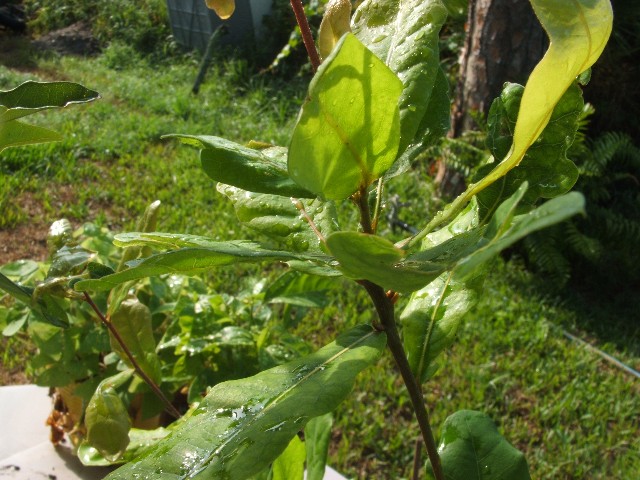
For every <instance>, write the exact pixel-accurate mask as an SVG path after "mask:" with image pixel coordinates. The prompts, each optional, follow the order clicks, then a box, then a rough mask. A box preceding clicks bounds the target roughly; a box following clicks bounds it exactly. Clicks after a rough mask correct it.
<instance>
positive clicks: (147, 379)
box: [84, 292, 181, 418]
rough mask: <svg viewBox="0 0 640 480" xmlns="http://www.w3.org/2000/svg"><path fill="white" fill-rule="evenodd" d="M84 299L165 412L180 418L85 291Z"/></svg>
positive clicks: (178, 413)
mask: <svg viewBox="0 0 640 480" xmlns="http://www.w3.org/2000/svg"><path fill="white" fill-rule="evenodd" d="M84 299H85V301H86V302H87V303H88V304H89V305H90V306H91V308H92V309H93V311H94V312H95V313H96V315H98V317H99V318H100V321H101V322H102V323H104V325H105V326H106V327H107V329H108V330H109V332H110V333H111V335H113V338H115V339H116V341H117V342H118V344H120V347H121V348H122V350H123V351H124V353H125V354H126V355H127V358H128V359H129V361H130V362H131V365H133V368H134V369H135V371H136V373H137V374H138V375H140V377H141V378H142V380H144V381H145V383H146V384H147V385H149V387H150V388H151V390H153V393H155V394H156V395H157V396H158V398H159V399H160V400H162V403H164V405H165V408H166V410H167V412H168V413H169V414H171V416H173V417H175V418H180V416H181V415H180V412H179V411H178V410H177V409H176V407H174V406H173V405H172V403H171V402H170V401H169V399H168V398H167V397H166V396H165V395H164V393H162V390H160V387H158V385H156V383H155V382H154V381H153V380H152V379H151V377H149V376H148V375H147V374H146V373H145V372H144V370H142V368H140V365H138V362H137V361H136V359H135V358H134V356H133V353H131V350H129V347H128V346H127V344H126V343H125V342H124V340H123V339H122V337H121V336H120V332H118V329H117V328H116V327H114V326H113V323H111V322H110V321H109V320H108V319H107V317H105V316H104V315H103V314H102V312H101V311H100V309H99V308H98V306H97V305H96V304H95V302H94V301H93V299H92V298H91V297H90V296H89V294H88V293H87V292H84Z"/></svg>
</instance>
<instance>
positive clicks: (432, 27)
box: [353, 0, 449, 153]
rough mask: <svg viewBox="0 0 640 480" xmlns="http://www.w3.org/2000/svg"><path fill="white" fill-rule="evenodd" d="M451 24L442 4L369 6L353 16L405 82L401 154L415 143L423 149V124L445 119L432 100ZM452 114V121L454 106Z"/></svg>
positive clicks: (408, 1) (412, 0) (365, 39)
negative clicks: (443, 41)
mask: <svg viewBox="0 0 640 480" xmlns="http://www.w3.org/2000/svg"><path fill="white" fill-rule="evenodd" d="M446 18H447V10H446V8H445V7H444V6H443V4H442V2H441V1H440V0H401V1H398V0H367V1H365V2H363V3H362V4H361V5H360V6H359V7H358V9H357V10H356V13H355V14H354V16H353V32H354V34H355V35H356V36H357V37H358V39H360V41H361V42H362V43H364V44H365V45H366V46H367V47H368V48H369V49H370V50H371V51H372V52H373V53H374V54H375V55H376V56H377V57H378V58H379V59H380V60H382V61H383V62H385V63H386V65H387V66H388V67H389V68H390V69H391V70H392V71H393V72H394V73H395V74H397V75H398V77H399V78H400V80H401V81H402V84H403V89H402V95H401V96H400V100H399V108H400V131H401V133H400V137H401V140H400V147H399V149H398V151H399V152H400V153H402V152H404V151H405V149H406V148H407V147H408V146H409V145H410V144H412V143H422V137H421V136H420V135H416V134H417V133H418V132H419V130H420V125H421V124H423V123H429V122H433V120H432V119H437V118H439V115H438V113H439V111H438V110H436V109H433V108H430V107H432V106H431V105H430V100H431V98H432V92H433V89H434V85H435V83H436V80H437V77H438V72H439V70H440V49H439V44H438V42H439V40H440V36H439V34H440V29H441V28H442V25H443V24H444V21H445V20H446ZM445 81H446V78H445ZM445 84H446V83H445ZM436 93H437V92H436ZM446 112H447V116H448V113H449V105H448V104H447V105H446ZM437 121H438V122H439V120H437ZM447 123H448V120H447ZM423 130H424V129H423Z"/></svg>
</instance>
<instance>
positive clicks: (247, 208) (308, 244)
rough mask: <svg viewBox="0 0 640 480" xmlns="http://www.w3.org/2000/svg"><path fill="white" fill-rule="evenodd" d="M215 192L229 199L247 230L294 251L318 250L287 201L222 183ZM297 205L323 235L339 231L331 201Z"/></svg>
mask: <svg viewBox="0 0 640 480" xmlns="http://www.w3.org/2000/svg"><path fill="white" fill-rule="evenodd" d="M218 191H219V192H220V193H222V194H224V195H226V196H227V197H228V198H229V199H230V200H231V202H232V203H233V206H234V208H235V210H236V215H237V216H238V220H240V221H241V222H242V223H244V224H245V225H247V226H248V227H249V228H252V229H254V230H256V231H258V232H260V233H262V234H264V235H267V236H268V237H271V238H273V239H275V240H277V241H278V242H281V243H282V244H283V245H284V246H286V247H287V248H288V249H290V250H293V251H296V252H306V251H314V252H320V251H321V250H320V240H319V239H318V237H317V235H316V234H315V233H314V232H313V230H312V229H311V227H310V226H309V224H308V223H307V222H306V221H305V220H304V219H303V218H302V215H301V212H300V211H299V210H298V209H297V208H296V207H295V205H294V204H293V203H292V201H291V200H290V199H289V198H285V197H281V196H277V195H268V194H263V193H254V192H249V191H247V190H242V189H239V188H236V187H232V186H230V185H224V184H222V183H220V184H218ZM300 202H301V204H302V205H303V206H304V209H305V211H306V212H307V214H308V215H309V217H310V218H311V219H313V223H314V224H315V225H316V227H317V228H318V230H319V231H320V233H321V234H322V235H324V236H327V235H330V234H331V233H332V232H335V231H337V230H339V227H338V224H337V220H336V219H337V216H338V214H337V212H336V208H335V205H334V204H333V202H324V201H321V200H319V199H315V200H301V201H300Z"/></svg>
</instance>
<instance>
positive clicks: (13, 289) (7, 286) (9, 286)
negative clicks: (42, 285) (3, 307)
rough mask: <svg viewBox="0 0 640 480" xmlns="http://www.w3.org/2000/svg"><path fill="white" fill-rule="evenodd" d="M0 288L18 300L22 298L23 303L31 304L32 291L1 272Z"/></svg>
mask: <svg viewBox="0 0 640 480" xmlns="http://www.w3.org/2000/svg"><path fill="white" fill-rule="evenodd" d="M0 289H2V290H4V291H5V292H7V293H8V294H9V295H11V296H12V297H13V298H15V299H16V300H20V301H21V302H22V303H26V304H27V305H31V294H32V291H31V290H28V289H26V288H25V287H23V286H22V285H19V284H17V283H14V282H12V281H11V280H9V279H8V278H7V277H5V276H4V275H3V274H2V273H0Z"/></svg>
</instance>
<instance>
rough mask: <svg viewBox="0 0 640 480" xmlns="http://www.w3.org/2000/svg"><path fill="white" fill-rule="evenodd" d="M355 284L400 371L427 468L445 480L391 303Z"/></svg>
mask: <svg viewBox="0 0 640 480" xmlns="http://www.w3.org/2000/svg"><path fill="white" fill-rule="evenodd" d="M359 283H360V284H361V285H362V286H364V288H365V289H366V290H367V292H368V293H369V296H370V297H371V300H373V304H374V305H375V307H376V311H377V312H378V317H379V318H380V321H381V322H382V326H383V327H384V331H385V332H386V334H387V345H388V346H389V350H391V354H392V355H393V358H394V360H395V362H396V365H397V366H398V369H399V370H400V375H401V376H402V380H403V381H404V384H405V386H406V387H407V391H408V392H409V397H410V398H411V403H412V404H413V409H414V412H415V415H416V419H417V421H418V425H419V426H420V432H421V433H422V439H423V440H424V444H425V446H426V447H427V454H428V455H429V460H431V466H432V468H433V473H434V475H435V477H436V480H445V477H444V473H443V471H442V464H441V463H440V456H439V455H438V448H437V446H436V441H435V438H434V436H433V431H432V430H431V425H430V423H429V413H428V412H427V408H426V405H425V401H424V397H423V396H422V389H421V388H420V385H419V384H418V381H417V380H416V377H415V376H414V375H413V372H411V367H410V366H409V361H408V360H407V356H406V355H405V353H404V347H403V345H402V340H401V339H400V334H399V333H398V327H396V322H395V316H394V311H393V308H394V307H393V304H392V303H391V300H390V299H389V298H388V297H387V295H386V294H385V292H384V290H383V289H382V287H380V286H379V285H376V284H375V283H372V282H370V281H368V280H361V281H360V282H359Z"/></svg>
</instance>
